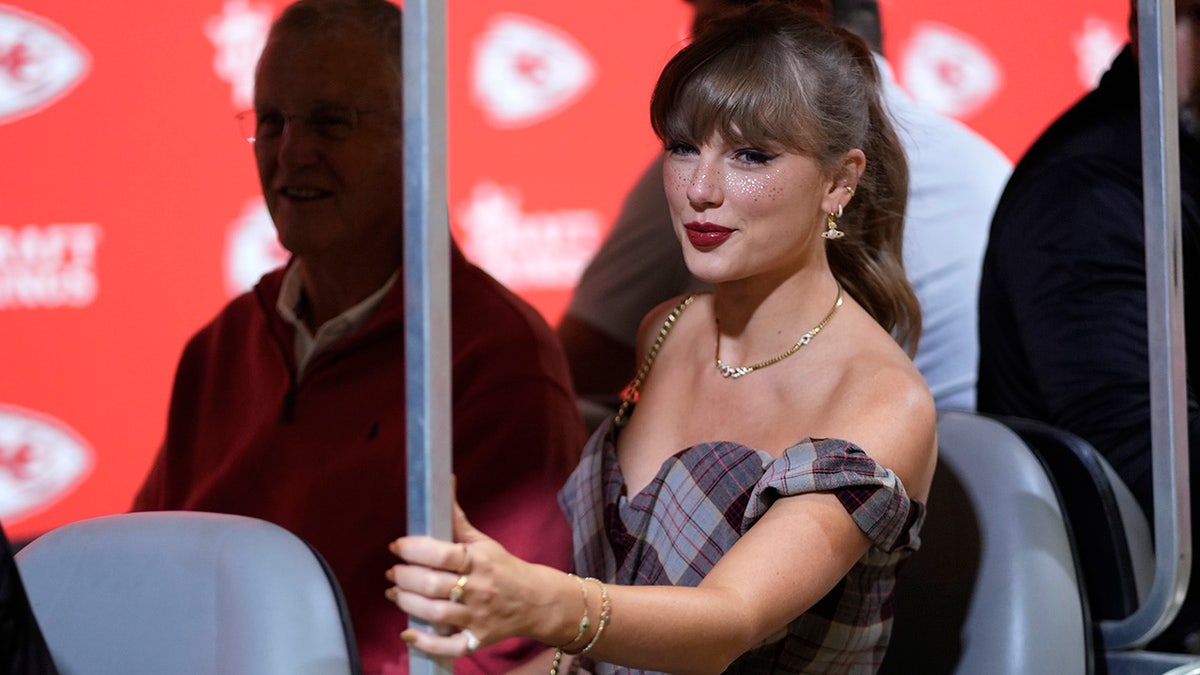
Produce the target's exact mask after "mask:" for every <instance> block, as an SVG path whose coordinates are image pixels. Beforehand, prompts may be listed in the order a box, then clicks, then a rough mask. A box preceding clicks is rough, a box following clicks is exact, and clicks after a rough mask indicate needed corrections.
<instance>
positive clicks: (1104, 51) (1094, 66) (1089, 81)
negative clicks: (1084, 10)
mask: <svg viewBox="0 0 1200 675" xmlns="http://www.w3.org/2000/svg"><path fill="white" fill-rule="evenodd" d="M1071 45H1072V46H1073V47H1074V48H1075V57H1076V58H1077V59H1078V63H1077V65H1076V68H1075V74H1076V76H1077V77H1078V78H1079V84H1080V86H1082V87H1083V88H1084V89H1092V88H1093V87H1095V86H1096V85H1097V84H1099V83H1100V77H1101V76H1103V75H1104V72H1105V71H1106V70H1108V66H1109V65H1110V64H1111V63H1112V60H1113V58H1115V57H1116V55H1117V52H1119V51H1121V47H1122V46H1123V45H1124V38H1122V37H1121V31H1120V29H1119V28H1118V27H1116V26H1114V25H1112V24H1111V23H1109V22H1108V21H1105V20H1104V19H1100V18H1097V17H1094V16H1086V17H1084V19H1083V26H1081V27H1080V29H1079V30H1078V31H1076V32H1074V33H1072V34H1071Z"/></svg>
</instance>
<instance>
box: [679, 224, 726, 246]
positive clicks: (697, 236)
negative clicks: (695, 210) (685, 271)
mask: <svg viewBox="0 0 1200 675" xmlns="http://www.w3.org/2000/svg"><path fill="white" fill-rule="evenodd" d="M683 229H684V230H685V231H686V232H687V238H688V241H690V242H691V243H692V246H695V247H697V248H712V247H713V246H717V245H718V244H720V243H722V242H724V241H725V240H726V239H728V238H729V235H731V234H733V230H731V229H729V228H728V227H721V226H720V225H714V224H712V223H700V222H695V221H693V222H690V223H684V225H683Z"/></svg>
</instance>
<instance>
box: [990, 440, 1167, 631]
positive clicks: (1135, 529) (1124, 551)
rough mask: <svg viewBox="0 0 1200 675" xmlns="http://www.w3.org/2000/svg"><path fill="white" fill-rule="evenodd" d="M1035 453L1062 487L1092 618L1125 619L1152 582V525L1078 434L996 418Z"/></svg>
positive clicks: (1124, 488) (1101, 459) (1127, 492)
mask: <svg viewBox="0 0 1200 675" xmlns="http://www.w3.org/2000/svg"><path fill="white" fill-rule="evenodd" d="M996 419H999V420H1000V421H1001V422H1004V424H1006V425H1007V426H1008V427H1009V428H1011V429H1012V430H1013V431H1015V432H1017V435H1019V436H1020V437H1021V439H1022V440H1024V441H1025V443H1026V444H1027V445H1028V446H1029V448H1030V449H1031V450H1033V452H1034V454H1036V455H1037V456H1038V458H1039V459H1041V461H1042V463H1043V464H1044V465H1045V467H1046V469H1047V470H1048V471H1049V473H1050V476H1051V479H1052V480H1053V481H1054V484H1055V486H1056V487H1057V488H1058V491H1059V495H1060V497H1061V503H1062V506H1063V509H1064V511H1065V512H1066V514H1067V520H1068V522H1069V523H1070V527H1071V534H1072V537H1073V539H1074V543H1075V550H1076V552H1077V558H1078V560H1079V563H1080V568H1081V569H1082V572H1083V579H1084V585H1085V587H1086V588H1087V596H1088V605H1089V607H1090V608H1091V611H1092V619H1093V620H1094V621H1099V620H1103V619H1124V618H1125V617H1127V616H1129V615H1130V614H1132V613H1133V612H1134V610H1136V609H1137V608H1138V606H1140V604H1141V602H1142V600H1143V599H1144V598H1145V597H1146V594H1147V593H1148V592H1149V589H1150V584H1151V583H1152V582H1153V580H1154V543H1153V539H1152V536H1151V532H1150V524H1149V522H1148V521H1147V519H1146V515H1145V513H1144V512H1143V511H1142V508H1141V506H1140V505H1138V503H1137V500H1136V499H1135V498H1134V496H1133V494H1132V493H1131V492H1130V491H1129V488H1128V487H1126V486H1125V483H1124V482H1123V481H1122V480H1121V478H1120V477H1119V476H1117V473H1116V471H1114V470H1113V468H1112V467H1111V466H1110V465H1109V464H1108V462H1107V461H1106V460H1105V459H1104V458H1103V457H1102V456H1101V455H1100V453H1099V452H1097V451H1096V449H1095V448H1093V447H1092V446H1091V444H1090V443H1088V442H1087V441H1085V440H1083V439H1082V438H1079V437H1078V436H1076V435H1074V434H1072V433H1069V432H1067V431H1064V430H1062V429H1058V428H1056V427H1052V426H1050V425H1047V424H1044V423H1041V422H1037V421H1034V420H1028V419H1023V418H1016V417H997V418H996Z"/></svg>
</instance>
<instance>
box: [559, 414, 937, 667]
mask: <svg viewBox="0 0 1200 675" xmlns="http://www.w3.org/2000/svg"><path fill="white" fill-rule="evenodd" d="M617 433H618V427H616V425H614V424H613V422H612V420H609V421H606V422H605V423H604V424H603V425H602V426H601V427H600V428H599V429H597V430H596V432H595V433H594V434H593V435H592V437H591V439H590V440H589V441H588V444H587V446H586V448H585V449H584V452H583V458H582V460H581V462H580V464H579V466H578V467H577V468H576V469H575V472H574V473H573V474H572V475H571V477H570V479H569V480H568V482H567V484H566V485H565V486H564V488H563V490H562V492H561V493H560V495H559V499H560V502H561V504H562V506H563V509H564V511H565V512H566V514H567V518H568V520H569V521H570V522H571V526H572V530H573V533H574V549H575V557H574V565H575V571H576V573H577V574H579V575H581V576H593V577H597V578H599V579H602V580H605V581H607V582H611V583H615V584H628V585H676V586H696V585H698V584H699V583H700V580H701V579H703V578H704V576H705V575H706V574H707V573H708V571H709V570H711V569H712V567H713V565H715V564H716V562H717V560H719V559H720V558H721V556H722V555H724V554H725V552H726V551H728V550H729V549H730V548H732V546H733V544H734V543H735V542H736V541H737V540H738V538H740V537H741V535H742V534H743V533H745V532H746V531H747V530H748V529H749V528H750V527H751V526H752V525H754V523H756V522H757V521H758V519H759V518H761V517H762V515H763V514H764V513H766V511H767V509H768V508H769V507H770V506H771V504H772V503H773V502H774V501H775V500H776V499H779V498H780V497H785V496H791V495H798V494H803V493H807V492H829V493H833V494H835V495H837V497H838V499H839V500H840V501H841V503H842V505H843V506H844V507H845V508H846V511H847V512H848V513H849V514H850V515H851V517H852V518H853V519H854V522H855V523H857V524H858V526H859V528H861V529H862V531H863V532H864V533H865V534H866V535H867V536H868V537H869V538H870V540H871V542H872V544H873V545H872V547H871V548H870V549H869V550H868V551H867V553H866V554H865V555H864V556H863V557H862V559H860V560H859V561H858V562H857V563H856V564H855V565H854V567H853V568H852V569H851V570H850V572H849V573H848V574H847V575H846V576H845V577H844V578H843V579H842V580H841V582H839V583H838V585H837V586H836V587H834V588H833V590H831V591H830V592H829V593H828V594H827V595H826V596H825V597H824V598H822V599H821V600H820V601H819V602H817V604H816V605H814V606H813V607H812V608H810V609H809V610H808V611H807V612H805V613H804V614H802V615H800V616H798V617H796V619H795V620H794V621H792V622H791V623H790V624H788V626H787V628H786V631H784V632H781V633H780V634H779V635H777V636H775V638H773V639H772V640H770V641H768V642H767V643H766V644H764V645H761V646H759V647H758V648H756V649H754V650H751V651H750V652H747V653H746V654H744V655H742V656H741V657H740V658H739V659H738V660H737V661H735V662H734V663H733V665H732V666H731V667H730V668H729V670H727V671H726V672H730V673H800V672H812V673H874V672H875V671H876V670H877V669H878V668H879V664H880V662H881V661H882V659H883V654H884V652H885V650H886V649H887V643H888V637H889V635H890V633H891V624H892V614H893V611H892V600H893V589H894V585H895V578H896V567H897V565H898V564H899V563H900V562H901V561H902V560H904V559H905V558H907V557H908V556H909V555H911V553H912V552H913V551H915V550H916V549H917V547H918V546H919V545H920V539H919V537H918V533H919V531H920V528H921V523H922V522H923V521H924V517H925V509H924V506H923V505H922V504H921V503H920V502H916V501H913V500H911V499H909V497H908V494H907V493H906V492H905V490H904V486H903V485H902V484H901V483H900V480H899V478H897V477H896V475H895V474H894V473H892V472H891V471H890V470H888V469H885V468H883V467H881V466H879V465H878V464H877V463H876V462H875V461H874V460H873V459H871V458H870V457H869V456H868V455H867V454H866V453H865V452H863V451H862V450H861V449H860V448H858V447H857V446H855V445H854V444H852V443H848V442H846V441H840V440H836V439H820V440H814V439H804V440H802V441H800V442H799V443H796V444H795V445H793V446H792V447H790V448H788V449H787V450H786V451H784V453H783V454H782V455H781V456H779V457H778V458H776V457H773V456H772V455H770V454H768V453H766V452H763V451H760V450H755V449H753V448H749V447H746V446H744V445H740V444H737V443H729V442H715V443H704V444H701V445H695V446H692V447H689V448H686V449H684V450H682V451H680V452H678V453H676V454H675V455H673V456H672V457H670V458H669V459H668V460H667V461H666V462H664V463H663V465H662V467H661V468H660V469H659V471H658V474H657V475H656V476H655V478H654V479H653V480H652V481H651V482H650V484H649V485H647V486H646V488H645V489H643V490H642V491H641V492H639V493H638V494H636V495H633V496H631V497H630V496H627V495H626V494H625V483H624V479H623V477H622V475H621V469H620V466H619V465H618V463H617V454H616V434H617ZM796 573H797V574H803V570H796ZM619 612H620V608H614V619H613V620H614V621H619V620H620V618H619ZM582 665H583V666H584V667H585V668H586V669H588V670H590V671H592V672H595V673H630V672H644V671H634V670H630V669H628V668H623V667H620V666H613V665H610V664H604V663H594V662H590V661H584V662H583V664H582Z"/></svg>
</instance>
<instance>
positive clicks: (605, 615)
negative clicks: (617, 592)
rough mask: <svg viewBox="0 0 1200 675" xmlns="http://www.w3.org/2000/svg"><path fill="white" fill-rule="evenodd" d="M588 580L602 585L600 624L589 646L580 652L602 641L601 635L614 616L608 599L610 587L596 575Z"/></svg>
mask: <svg viewBox="0 0 1200 675" xmlns="http://www.w3.org/2000/svg"><path fill="white" fill-rule="evenodd" d="M587 581H594V582H596V585H597V586H599V587H600V625H599V626H597V627H596V634H595V635H593V636H592V640H591V642H588V643H587V646H586V647H584V648H583V650H582V651H580V652H579V653H580V654H586V653H588V650H590V649H591V648H592V647H595V646H596V643H597V642H599V641H600V636H601V635H602V634H603V633H604V627H605V626H607V625H608V620H609V619H611V618H612V602H611V601H610V600H609V599H608V587H607V586H605V585H604V582H603V581H600V580H599V579H597V578H596V577H588V578H587Z"/></svg>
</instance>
